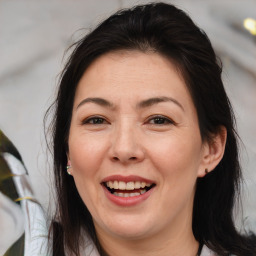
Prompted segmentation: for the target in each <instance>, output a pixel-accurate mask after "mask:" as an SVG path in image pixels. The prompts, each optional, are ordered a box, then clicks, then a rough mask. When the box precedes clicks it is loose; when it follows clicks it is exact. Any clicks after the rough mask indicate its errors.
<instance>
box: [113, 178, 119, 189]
mask: <svg viewBox="0 0 256 256" xmlns="http://www.w3.org/2000/svg"><path fill="white" fill-rule="evenodd" d="M113 187H114V189H118V188H119V187H118V181H116V180H115V181H114V184H113Z"/></svg>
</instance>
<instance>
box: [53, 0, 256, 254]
mask: <svg viewBox="0 0 256 256" xmlns="http://www.w3.org/2000/svg"><path fill="white" fill-rule="evenodd" d="M54 107H55V115H54V118H53V123H52V130H53V147H54V173H55V182H56V192H57V203H58V204H57V210H56V215H55V219H54V220H53V221H52V229H51V236H53V246H52V247H53V254H54V255H64V254H66V255H90V254H89V253H90V252H91V250H93V251H94V253H96V250H97V251H98V253H99V255H111V256H114V255H188V256H189V255H191V256H194V255H239V256H240V255H241V256H242V255H243V256H245V255H246V256H249V255H256V244H255V236H254V235H241V234H239V233H238V232H237V231H236V229H235V226H234V222H233V219H232V209H233V205H234V199H235V197H236V196H237V194H238V191H239V180H240V175H241V174H240V167H239V162H238V150H237V137H236V132H235V130H234V117H233V112H232V108H231V105H230V102H229V100H228V98H227V95H226V93H225V90H224V88H223V83H222V80H221V66H220V64H219V62H218V59H217V58H216V55H215V53H214V50H213V49H212V46H211V43H210V41H209V39H208V38H207V36H206V35H205V33H204V32H203V31H202V30H200V29H199V28H198V27H197V26H196V25H195V24H194V23H193V21H192V20H191V19H190V18H189V17H188V16H187V15H186V14H185V13H184V12H183V11H181V10H179V9H177V8H176V7H174V6H172V5H168V4H165V3H155V4H148V5H144V6H137V7H134V8H132V9H127V10H122V11H119V12H117V13H116V14H114V15H112V16H111V17H109V18H108V19H107V20H105V21H103V22H102V23H101V24H100V25H99V26H98V27H97V28H96V29H95V30H93V31H92V32H91V33H89V34H88V35H86V36H85V37H84V38H83V39H82V40H80V41H79V42H78V43H77V44H76V47H75V49H74V51H73V53H72V54H71V56H70V58H69V60H68V62H67V64H66V66H65V68H64V71H63V73H62V77H61V81H60V86H59V92H58V95H57V98H56V101H55V104H54ZM66 170H67V171H66ZM90 241H92V242H93V244H91V243H90ZM94 245H95V248H93V246H94ZM64 251H65V252H64ZM95 255H97V254H95Z"/></svg>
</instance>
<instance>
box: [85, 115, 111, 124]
mask: <svg viewBox="0 0 256 256" xmlns="http://www.w3.org/2000/svg"><path fill="white" fill-rule="evenodd" d="M93 119H102V120H103V122H107V123H109V122H108V121H107V119H106V118H105V117H103V116H101V115H93V116H88V117H86V118H84V119H83V120H82V124H91V123H89V121H91V120H93ZM102 124H105V123H102ZM91 125H100V124H91Z"/></svg>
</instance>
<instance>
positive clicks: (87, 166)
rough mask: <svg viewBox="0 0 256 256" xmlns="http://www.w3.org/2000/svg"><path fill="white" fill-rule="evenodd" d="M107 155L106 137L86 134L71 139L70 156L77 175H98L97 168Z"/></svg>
mask: <svg viewBox="0 0 256 256" xmlns="http://www.w3.org/2000/svg"><path fill="white" fill-rule="evenodd" d="M105 155H106V139H100V138H99V137H97V138H94V137H93V136H92V135H90V134H84V135H82V136H79V137H77V138H74V137H71V138H70V139H69V157H70V160H71V164H72V168H73V173H74V175H75V176H84V175H86V176H87V177H88V176H91V175H94V176H95V177H96V176H97V169H99V168H100V164H101V163H102V161H103V158H104V156H105Z"/></svg>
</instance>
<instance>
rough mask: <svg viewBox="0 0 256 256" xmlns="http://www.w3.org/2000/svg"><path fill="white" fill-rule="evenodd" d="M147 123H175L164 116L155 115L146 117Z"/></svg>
mask: <svg viewBox="0 0 256 256" xmlns="http://www.w3.org/2000/svg"><path fill="white" fill-rule="evenodd" d="M148 123H149V124H154V125H168V124H175V122H174V121H173V120H171V119H169V118H167V117H165V116H161V115H157V116H153V117H150V118H149V119H148Z"/></svg>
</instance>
